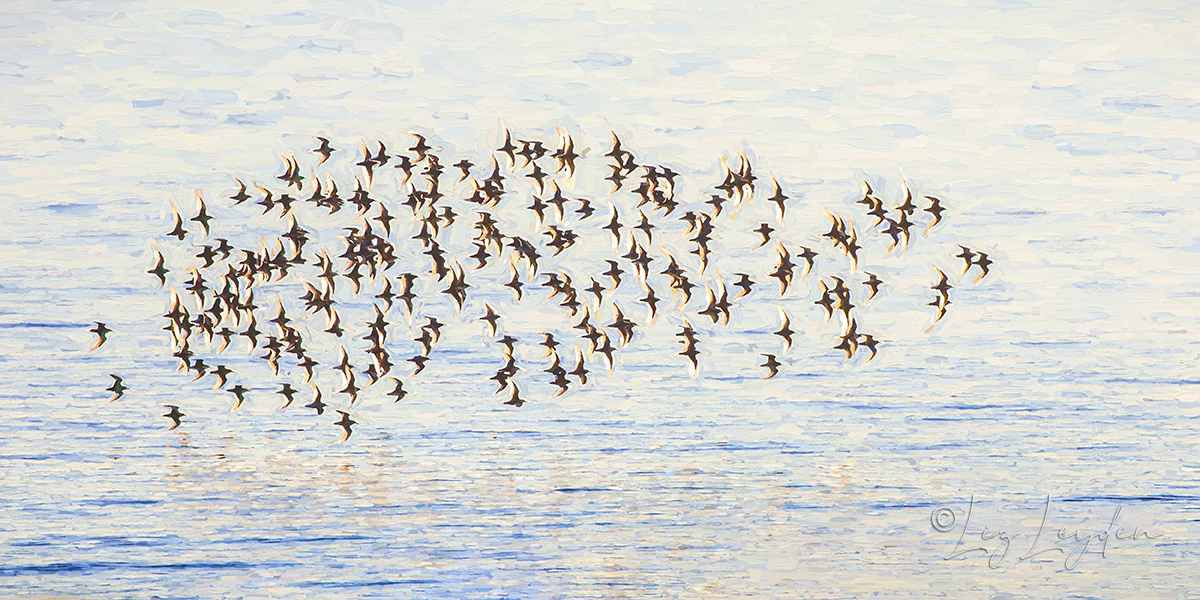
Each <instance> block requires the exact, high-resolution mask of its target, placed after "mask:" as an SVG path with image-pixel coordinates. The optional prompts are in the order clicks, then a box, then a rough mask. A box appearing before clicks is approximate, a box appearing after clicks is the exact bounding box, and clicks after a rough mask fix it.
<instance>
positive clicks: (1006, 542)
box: [929, 494, 1163, 570]
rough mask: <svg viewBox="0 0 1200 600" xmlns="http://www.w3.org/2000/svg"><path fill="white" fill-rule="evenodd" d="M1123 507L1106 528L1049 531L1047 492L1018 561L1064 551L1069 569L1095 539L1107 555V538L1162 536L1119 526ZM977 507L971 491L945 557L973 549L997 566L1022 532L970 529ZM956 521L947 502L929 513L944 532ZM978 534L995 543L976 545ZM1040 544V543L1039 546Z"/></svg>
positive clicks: (1126, 538)
mask: <svg viewBox="0 0 1200 600" xmlns="http://www.w3.org/2000/svg"><path fill="white" fill-rule="evenodd" d="M1122 508H1123V507H1122V506H1120V505H1118V506H1117V508H1116V510H1115V511H1113V516H1112V519H1111V520H1110V521H1109V523H1108V528H1107V529H1100V530H1094V531H1089V530H1082V529H1081V530H1074V531H1068V530H1067V528H1066V527H1060V528H1059V529H1058V530H1057V531H1055V532H1053V533H1047V527H1046V520H1047V519H1048V518H1049V516H1050V496H1046V504H1045V507H1044V509H1043V510H1042V522H1041V524H1040V525H1039V526H1038V529H1037V533H1036V534H1035V535H1034V536H1033V543H1032V544H1030V545H1029V551H1028V552H1026V553H1025V555H1024V556H1022V557H1020V558H1018V559H1017V562H1023V561H1026V560H1029V559H1031V558H1033V557H1035V556H1040V555H1042V554H1046V553H1047V552H1060V553H1062V554H1063V555H1065V556H1064V558H1063V566H1064V567H1066V568H1067V570H1072V569H1074V568H1075V566H1076V565H1078V564H1079V561H1081V560H1083V557H1084V555H1085V554H1087V552H1088V550H1089V549H1090V548H1091V547H1092V544H1093V543H1098V544H1099V547H1100V555H1101V556H1103V557H1105V558H1107V557H1108V542H1109V540H1110V539H1116V540H1136V539H1138V536H1142V537H1143V538H1146V539H1152V538H1158V537H1162V535H1163V534H1158V535H1151V534H1150V533H1147V532H1145V531H1142V529H1141V528H1140V527H1134V528H1133V531H1132V532H1128V533H1127V532H1126V530H1125V528H1124V527H1119V526H1117V519H1118V518H1119V517H1120V516H1121V509H1122ZM974 509H975V495H974V494H972V495H971V500H970V503H969V504H968V505H967V511H966V519H965V520H964V521H963V523H962V533H960V534H959V536H958V543H957V544H955V545H954V549H953V550H952V551H951V553H950V555H949V556H946V557H945V560H950V559H953V558H958V557H960V556H963V555H966V554H969V553H971V552H983V553H985V554H988V566H989V567H991V568H993V569H998V568H1000V567H1001V566H1002V565H1003V564H1004V560H1005V559H1006V558H1007V557H1008V553H1009V551H1010V550H1011V549H1012V547H1013V540H1014V539H1016V538H1018V537H1020V536H1021V534H1020V533H1009V531H1008V530H996V531H989V529H988V528H987V527H984V528H982V529H980V530H977V531H974V530H971V515H972V513H973V512H974ZM957 521H958V517H957V515H956V513H955V512H954V509H952V508H948V507H945V506H940V507H938V508H935V509H934V510H933V512H932V513H930V515H929V523H930V524H931V525H932V526H933V529H934V530H935V531H938V532H941V533H948V532H951V531H953V530H954V529H955V526H956V524H957ZM977 534H978V536H979V539H980V541H982V542H991V541H993V540H994V541H995V546H994V547H986V546H977V547H976V546H973V544H974V537H975V535H977ZM968 536H969V537H968ZM968 541H970V544H968ZM1039 544H1041V546H1040V547H1039Z"/></svg>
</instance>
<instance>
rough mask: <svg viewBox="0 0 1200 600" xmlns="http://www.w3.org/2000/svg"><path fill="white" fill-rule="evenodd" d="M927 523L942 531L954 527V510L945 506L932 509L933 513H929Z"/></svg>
mask: <svg viewBox="0 0 1200 600" xmlns="http://www.w3.org/2000/svg"><path fill="white" fill-rule="evenodd" d="M929 523H930V524H931V525H933V528H934V529H936V530H937V531H941V532H943V533H945V532H947V531H950V530H951V529H954V511H953V510H950V509H949V508H946V507H945V506H943V507H941V508H935V509H933V513H931V514H930V515H929Z"/></svg>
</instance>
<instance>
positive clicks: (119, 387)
mask: <svg viewBox="0 0 1200 600" xmlns="http://www.w3.org/2000/svg"><path fill="white" fill-rule="evenodd" d="M108 376H109V377H112V378H113V384H112V385H111V386H109V388H108V391H110V392H112V393H113V397H112V398H109V399H108V401H109V402H115V401H117V400H119V399H120V398H121V396H124V395H125V390H128V389H129V388H128V387H127V386H126V385H125V380H124V379H121V378H120V377H117V376H116V375H113V374H111V373H109V375H108Z"/></svg>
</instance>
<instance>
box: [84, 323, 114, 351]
mask: <svg viewBox="0 0 1200 600" xmlns="http://www.w3.org/2000/svg"><path fill="white" fill-rule="evenodd" d="M95 323H96V326H95V327H93V328H91V329H89V330H88V331H90V332H92V333H94V334H96V336H97V339H96V343H95V345H93V346H92V350H95V349H96V348H99V347H100V346H102V345H103V344H104V342H107V341H108V334H110V333H112V330H111V329H109V328H108V327H106V326H105V325H104V323H101V322H100V321H96V322H95Z"/></svg>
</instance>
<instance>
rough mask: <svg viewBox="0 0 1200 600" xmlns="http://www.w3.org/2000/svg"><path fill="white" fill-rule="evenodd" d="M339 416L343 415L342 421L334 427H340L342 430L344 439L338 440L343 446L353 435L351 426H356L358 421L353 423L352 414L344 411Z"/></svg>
mask: <svg viewBox="0 0 1200 600" xmlns="http://www.w3.org/2000/svg"><path fill="white" fill-rule="evenodd" d="M338 414H340V415H342V419H341V420H340V421H338V422H336V423H334V425H337V426H338V427H341V428H342V439H340V440H338V443H339V444H342V443H345V441H346V440H348V439H350V434H351V433H352V431H351V429H350V426H351V425H354V424H355V423H357V422H358V421H351V420H350V413H348V412H346V411H344V410H339V411H338Z"/></svg>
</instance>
